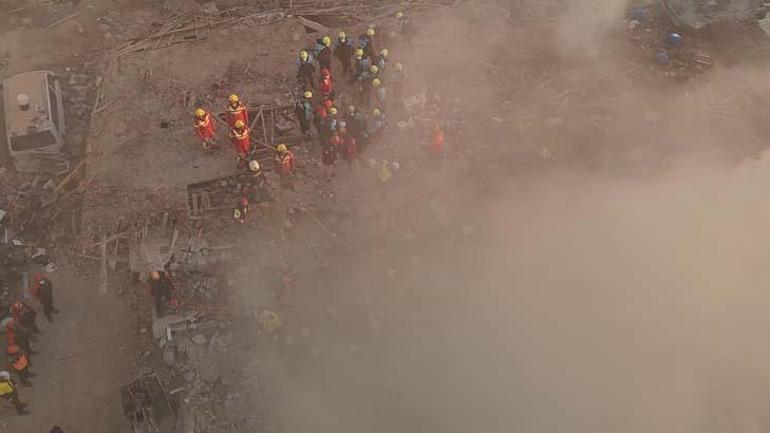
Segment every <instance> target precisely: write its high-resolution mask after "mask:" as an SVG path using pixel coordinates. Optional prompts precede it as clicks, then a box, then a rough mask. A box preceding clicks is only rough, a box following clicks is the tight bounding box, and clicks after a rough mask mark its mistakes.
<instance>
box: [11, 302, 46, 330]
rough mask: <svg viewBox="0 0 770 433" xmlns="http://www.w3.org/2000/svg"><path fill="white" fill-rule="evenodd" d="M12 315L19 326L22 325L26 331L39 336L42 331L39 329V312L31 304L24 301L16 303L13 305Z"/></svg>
mask: <svg viewBox="0 0 770 433" xmlns="http://www.w3.org/2000/svg"><path fill="white" fill-rule="evenodd" d="M11 314H12V315H13V318H14V320H16V323H17V324H21V326H23V327H24V328H25V329H29V330H30V331H32V332H34V333H35V334H37V333H38V332H40V329H39V328H38V327H37V311H35V309H34V308H32V307H31V306H30V305H29V304H27V303H26V302H22V301H16V302H14V303H13V304H12V305H11Z"/></svg>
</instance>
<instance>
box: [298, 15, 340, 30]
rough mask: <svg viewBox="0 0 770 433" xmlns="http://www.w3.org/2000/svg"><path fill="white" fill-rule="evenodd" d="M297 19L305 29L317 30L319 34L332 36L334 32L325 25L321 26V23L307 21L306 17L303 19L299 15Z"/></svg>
mask: <svg viewBox="0 0 770 433" xmlns="http://www.w3.org/2000/svg"><path fill="white" fill-rule="evenodd" d="M297 19H298V20H300V22H301V23H302V25H304V26H305V27H308V28H310V29H313V30H315V31H317V32H321V33H324V34H328V35H331V33H332V30H331V29H330V28H328V27H326V26H325V25H323V24H319V23H317V22H315V21H313V20H309V19H307V18H305V17H301V16H299V15H298V16H297Z"/></svg>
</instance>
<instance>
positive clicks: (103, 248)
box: [99, 233, 107, 295]
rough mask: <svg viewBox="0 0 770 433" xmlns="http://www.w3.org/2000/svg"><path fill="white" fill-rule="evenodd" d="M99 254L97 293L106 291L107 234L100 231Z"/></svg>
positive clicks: (101, 293) (102, 293)
mask: <svg viewBox="0 0 770 433" xmlns="http://www.w3.org/2000/svg"><path fill="white" fill-rule="evenodd" d="M99 252H100V254H101V256H100V258H99V261H100V266H99V294H100V295H104V294H106V293H107V235H106V234H105V233H102V238H101V243H100V244H99Z"/></svg>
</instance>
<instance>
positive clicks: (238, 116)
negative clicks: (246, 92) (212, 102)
mask: <svg viewBox="0 0 770 433" xmlns="http://www.w3.org/2000/svg"><path fill="white" fill-rule="evenodd" d="M239 120H240V121H241V122H243V123H244V124H245V125H248V124H249V113H248V111H247V110H246V105H245V104H244V103H243V102H241V100H240V98H238V95H236V94H232V95H230V96H229V97H228V98H227V124H228V125H230V128H234V127H235V123H236V122H238V121H239Z"/></svg>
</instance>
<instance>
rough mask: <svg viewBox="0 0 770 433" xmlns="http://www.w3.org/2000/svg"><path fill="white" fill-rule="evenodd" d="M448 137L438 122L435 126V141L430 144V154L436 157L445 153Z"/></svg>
mask: <svg viewBox="0 0 770 433" xmlns="http://www.w3.org/2000/svg"><path fill="white" fill-rule="evenodd" d="M445 141H446V136H445V135H444V130H442V129H441V125H439V124H438V122H436V123H434V124H433V140H432V141H431V144H430V152H431V153H432V154H434V155H441V154H442V153H443V152H444V142H445Z"/></svg>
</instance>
